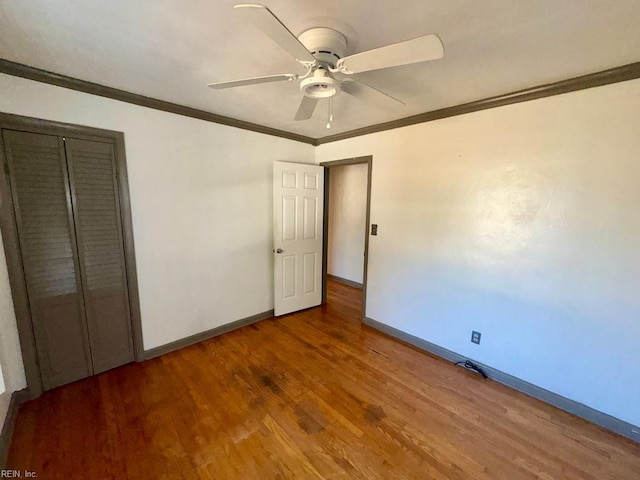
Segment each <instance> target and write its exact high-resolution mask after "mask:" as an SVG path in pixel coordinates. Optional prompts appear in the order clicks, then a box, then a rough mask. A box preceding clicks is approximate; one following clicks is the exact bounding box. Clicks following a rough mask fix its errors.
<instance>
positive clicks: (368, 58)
mask: <svg viewBox="0 0 640 480" xmlns="http://www.w3.org/2000/svg"><path fill="white" fill-rule="evenodd" d="M234 9H235V10H236V12H238V13H239V14H241V15H243V17H244V18H245V19H246V20H247V21H248V22H249V23H252V24H253V25H254V26H255V27H257V28H258V29H259V30H261V31H262V32H263V33H264V34H266V35H267V36H268V37H269V38H271V40H273V41H274V42H275V43H276V44H278V45H279V46H280V47H281V48H282V49H283V50H285V51H286V52H287V53H288V54H289V55H291V56H292V57H293V58H295V59H296V61H297V62H299V63H300V64H302V65H303V66H304V67H305V68H306V70H307V71H306V73H304V74H303V75H298V74H294V73H284V74H280V75H266V76H261V77H252V78H244V79H240V80H232V81H226V82H215V83H209V84H208V86H209V87H211V88H215V89H218V90H220V89H225V88H232V87H243V86H246V85H257V84H261V83H270V82H280V81H285V80H286V81H293V80H300V91H301V92H302V94H303V95H304V96H303V97H302V101H301V102H300V106H299V107H298V111H297V113H296V115H295V117H294V118H295V120H308V119H309V118H311V116H312V115H313V112H314V110H315V108H316V105H317V104H318V101H319V100H320V99H328V100H329V118H328V120H329V121H328V122H327V128H330V127H331V122H332V121H333V97H335V96H336V95H337V94H338V93H340V92H344V93H347V94H349V95H352V96H353V97H356V98H358V99H360V100H362V101H364V102H370V103H373V104H375V105H378V106H380V107H383V108H384V107H389V106H392V105H404V102H402V101H401V100H398V99H397V98H394V97H392V96H391V95H388V94H386V93H384V92H382V91H380V90H378V89H376V88H373V87H371V86H369V85H366V84H364V83H362V82H360V81H356V80H354V79H353V77H352V75H354V74H357V73H363V72H369V71H372V70H379V69H383V68H390V67H397V66H400V65H408V64H411V63H418V62H426V61H429V60H437V59H439V58H442V56H443V54H444V50H443V47H442V42H441V41H440V38H438V36H437V35H434V34H431V35H424V36H422V37H417V38H414V39H412V40H406V41H404V42H400V43H395V44H392V45H387V46H384V47H380V48H375V49H373V50H368V51H366V52H360V53H356V54H354V55H349V56H348V57H345V56H344V54H345V51H346V48H347V38H346V37H345V36H344V35H343V34H342V33H340V32H338V31H337V30H334V29H331V28H326V27H318V28H311V29H309V30H307V31H305V32H303V33H302V34H301V35H300V36H299V37H297V38H296V36H295V35H293V34H292V33H291V32H290V31H289V30H288V29H287V27H285V26H284V24H283V23H282V22H281V21H280V20H279V19H278V17H276V16H275V15H274V14H273V13H272V12H271V11H270V10H269V9H268V8H267V7H265V6H264V5H257V4H239V5H235V6H234Z"/></svg>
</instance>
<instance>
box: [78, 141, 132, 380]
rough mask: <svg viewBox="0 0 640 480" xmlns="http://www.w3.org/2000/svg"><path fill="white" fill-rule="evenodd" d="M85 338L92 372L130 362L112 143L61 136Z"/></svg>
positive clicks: (128, 322) (125, 283)
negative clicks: (72, 212)
mask: <svg viewBox="0 0 640 480" xmlns="http://www.w3.org/2000/svg"><path fill="white" fill-rule="evenodd" d="M66 152H67V161H68V164H69V175H70V179H71V192H72V199H73V205H74V215H75V220H76V234H77V237H78V247H79V248H78V253H79V259H80V269H81V273H82V281H83V290H84V300H85V307H86V312H87V324H88V328H89V340H90V344H91V352H92V358H93V366H94V370H95V372H96V373H99V372H103V371H105V370H108V369H110V368H114V367H117V366H119V365H122V364H125V363H128V362H131V361H133V342H132V337H131V321H130V311H129V298H128V294H127V278H126V270H125V257H124V244H123V241H122V230H121V220H120V205H119V201H118V190H117V188H118V185H117V176H116V167H115V154H114V149H113V145H112V144H111V143H106V142H97V141H87V140H78V139H74V138H67V139H66Z"/></svg>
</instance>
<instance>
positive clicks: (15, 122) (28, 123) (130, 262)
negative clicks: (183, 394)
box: [0, 112, 144, 399]
mask: <svg viewBox="0 0 640 480" xmlns="http://www.w3.org/2000/svg"><path fill="white" fill-rule="evenodd" d="M0 129H10V130H18V131H23V132H30V133H40V134H45V135H56V136H61V137H66V136H69V137H73V138H78V139H81V140H94V141H102V142H104V141H105V140H107V141H109V142H111V143H112V144H113V146H114V150H115V154H116V169H117V177H118V197H119V200H120V212H121V222H122V236H123V243H124V257H125V270H126V274H127V291H128V294H129V310H130V317H131V332H132V336H133V350H134V358H135V360H136V361H137V362H141V361H143V360H144V355H143V354H144V347H143V343H142V320H141V316H140V298H139V295H138V275H137V270H136V259H135V248H134V242H133V222H132V219H131V203H130V197H129V181H128V177H127V162H126V155H125V146H124V133H122V132H116V131H112V130H103V129H99V128H93V127H85V126H81V125H73V124H69V123H62V122H55V121H51V120H42V119H38V118H32V117H24V116H21V115H12V114H8V113H2V112H0ZM0 161H1V162H2V165H1V167H3V168H0V229H1V230H2V243H3V244H4V251H5V256H6V259H7V271H8V273H9V284H10V286H11V297H12V299H13V308H14V311H15V314H16V324H17V327H18V336H19V338H20V347H21V350H22V360H23V362H24V371H25V376H26V379H27V393H28V396H29V398H30V399H33V398H36V397H39V396H40V395H42V392H43V388H42V379H41V376H40V366H39V364H38V357H37V351H36V343H35V336H34V333H33V324H32V319H31V311H30V308H29V299H28V295H27V285H26V281H25V274H24V268H23V264H22V256H21V252H20V243H19V239H18V230H17V227H16V218H15V209H14V205H13V199H12V195H11V188H10V186H9V178H8V175H7V169H6V168H7V167H6V164H7V159H6V156H5V149H4V144H3V140H2V137H1V136H0Z"/></svg>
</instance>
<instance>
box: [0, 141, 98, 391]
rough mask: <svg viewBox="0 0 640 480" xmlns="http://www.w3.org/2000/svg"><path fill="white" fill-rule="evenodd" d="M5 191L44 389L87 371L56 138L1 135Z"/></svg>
mask: <svg viewBox="0 0 640 480" xmlns="http://www.w3.org/2000/svg"><path fill="white" fill-rule="evenodd" d="M2 133H3V140H4V145H5V152H6V157H7V162H8V165H9V172H10V182H11V192H12V196H13V202H14V208H15V213H16V223H17V229H18V237H19V239H20V249H21V253H22V263H23V268H24V272H25V277H26V278H25V280H26V285H27V295H28V297H29V308H30V310H31V320H32V323H33V332H34V336H35V339H36V349H37V352H38V363H39V364H40V374H41V377H42V385H43V388H44V389H45V390H48V389H51V388H54V387H57V386H59V385H63V384H65V383H69V382H73V381H74V380H78V379H80V378H84V377H86V376H88V375H91V373H92V372H93V368H92V363H91V356H90V355H91V352H90V349H89V340H88V332H87V326H86V320H85V315H84V305H83V303H84V302H83V296H82V282H81V281H80V275H79V268H78V263H77V255H76V244H75V235H74V227H73V218H72V215H71V208H70V207H71V198H70V194H69V179H68V175H67V166H66V161H65V153H64V145H63V141H62V138H60V137H54V136H50V135H40V134H35V133H24V132H14V131H8V130H4V131H3V132H2Z"/></svg>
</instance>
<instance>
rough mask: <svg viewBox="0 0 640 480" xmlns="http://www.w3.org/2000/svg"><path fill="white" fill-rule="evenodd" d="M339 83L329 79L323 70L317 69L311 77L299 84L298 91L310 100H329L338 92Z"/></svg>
mask: <svg viewBox="0 0 640 480" xmlns="http://www.w3.org/2000/svg"><path fill="white" fill-rule="evenodd" d="M339 87H340V85H339V82H337V81H336V80H334V79H333V78H331V77H330V76H329V75H328V74H327V72H326V70H325V69H324V68H318V69H317V70H316V71H315V72H313V75H312V76H310V77H308V78H305V79H304V80H302V81H301V82H300V91H301V92H302V93H303V95H305V96H307V97H311V98H331V97H333V96H335V95H337V94H338V92H339V91H340V88H339Z"/></svg>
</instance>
